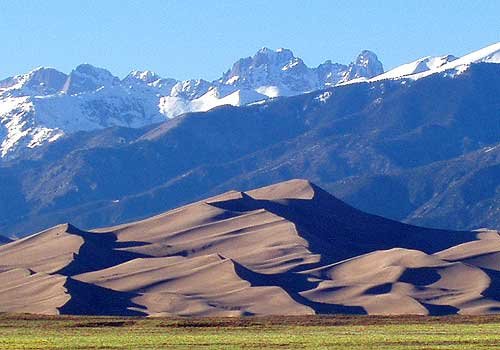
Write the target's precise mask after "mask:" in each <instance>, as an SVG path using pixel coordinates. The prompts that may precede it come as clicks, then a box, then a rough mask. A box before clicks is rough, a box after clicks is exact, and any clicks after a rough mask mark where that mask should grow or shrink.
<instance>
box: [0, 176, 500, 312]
mask: <svg viewBox="0 0 500 350" xmlns="http://www.w3.org/2000/svg"><path fill="white" fill-rule="evenodd" d="M0 286H1V287H0V311H9V312H32V313H44V314H53V313H70V314H110V315H155V316H159V315H185V316H240V315H268V314H286V315H299V314H312V313H370V314H448V313H457V312H458V313H463V314H483V313H499V312H500V288H499V286H500V236H499V234H498V232H496V231H488V230H483V231H478V232H456V231H443V230H433V229H424V228H418V227H413V226H408V225H404V224H401V223H398V222H394V221H390V220H387V219H384V218H381V217H377V216H373V215H368V214H365V213H362V212H360V211H358V210H356V209H354V208H352V207H349V206H348V205H346V204H344V203H343V202H341V201H339V200H337V199H336V198H334V197H332V196H331V195H329V194H328V193H326V192H324V191H323V190H321V189H320V188H318V187H316V186H315V185H312V184H310V183H309V182H307V181H303V180H292V181H288V182H284V183H280V184H276V185H273V186H269V187H265V188H261V189H256V190H253V191H248V192H244V193H241V192H236V191H232V192H228V193H225V194H222V195H220V196H217V197H213V198H209V199H207V200H205V201H200V202H196V203H193V204H190V205H186V206H184V207H181V208H177V209H175V210H171V211H169V212H166V213H164V214H161V215H158V216H155V217H152V218H149V219H146V220H143V221H138V222H134V223H130V224H125V225H121V226H117V227H110V228H103V229H100V230H95V231H93V232H85V231H81V230H78V229H77V228H75V227H73V226H71V225H68V224H66V225H59V226H57V227H54V228H52V229H49V230H46V231H44V232H41V233H38V234H36V235H33V236H30V237H27V238H25V239H22V240H19V241H15V242H12V243H9V244H7V245H3V246H1V247H0Z"/></svg>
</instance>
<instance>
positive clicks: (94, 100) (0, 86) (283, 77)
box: [0, 48, 383, 158]
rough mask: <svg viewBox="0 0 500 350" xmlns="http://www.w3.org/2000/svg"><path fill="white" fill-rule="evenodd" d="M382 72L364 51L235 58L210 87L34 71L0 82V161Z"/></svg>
mask: <svg viewBox="0 0 500 350" xmlns="http://www.w3.org/2000/svg"><path fill="white" fill-rule="evenodd" d="M382 72H383V69H382V64H381V63H380V62H379V61H378V59H377V56H376V55H375V54H373V53H371V52H370V51H363V52H362V53H361V54H360V55H359V56H358V57H357V58H356V60H355V61H354V62H353V63H351V64H350V65H343V64H339V63H332V62H331V61H326V62H324V63H323V64H320V65H319V66H318V67H316V68H309V67H308V66H307V65H306V64H305V63H304V62H303V61H302V59H300V58H298V57H295V56H294V54H293V52H292V51H291V50H288V49H277V50H271V49H268V48H262V49H261V50H259V51H258V52H257V53H256V54H255V55H254V56H252V57H247V58H242V59H240V60H238V61H237V62H236V63H234V65H233V66H232V68H231V69H230V70H228V71H227V72H226V73H225V74H224V75H223V76H222V77H221V78H220V79H218V80H215V81H213V82H209V81H206V80H203V79H191V80H185V81H177V80H175V79H170V78H162V77H160V76H159V75H158V74H156V73H154V72H152V71H148V70H145V71H138V70H134V71H132V72H130V74H128V75H127V76H126V77H125V78H124V79H122V80H120V79H119V78H118V77H116V76H114V75H113V74H111V73H110V72H109V71H107V70H106V69H103V68H98V67H94V66H92V65H90V64H81V65H79V66H78V67H76V68H75V69H74V70H73V71H72V72H70V74H65V73H62V72H59V71H57V70H56V69H53V68H44V67H41V68H37V69H34V70H33V71H31V72H28V73H26V74H22V75H18V76H15V77H10V78H7V79H4V80H1V81H0V158H13V157H16V156H17V155H18V154H20V153H21V152H24V151H25V150H26V149H27V148H33V147H37V146H39V145H41V144H43V143H45V142H52V141H54V140H57V139H58V138H60V137H61V136H63V135H64V134H66V133H72V132H76V131H79V130H93V129H100V128H106V127H110V126H127V127H141V126H144V125H148V124H151V123H156V122H161V121H163V120H165V118H173V117H176V116H178V115H180V114H183V113H186V112H193V111H206V110H209V109H211V108H214V107H216V106H221V105H225V104H230V105H235V106H240V105H244V104H248V103H252V102H256V101H261V100H265V99H267V98H273V97H277V96H292V95H297V94H302V93H305V92H309V91H313V90H317V89H321V88H325V87H328V86H334V85H336V84H338V83H340V82H344V81H346V80H349V79H351V78H352V77H355V78H358V77H365V78H371V77H373V76H375V75H377V74H380V73H382Z"/></svg>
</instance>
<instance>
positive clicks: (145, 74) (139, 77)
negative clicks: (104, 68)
mask: <svg viewBox="0 0 500 350" xmlns="http://www.w3.org/2000/svg"><path fill="white" fill-rule="evenodd" d="M159 79H161V77H160V76H159V75H158V74H156V73H155V72H153V71H150V70H142V71H141V70H133V71H131V72H130V73H129V74H128V75H127V76H126V77H125V78H124V79H123V82H125V83H137V82H143V83H146V84H150V83H152V82H155V81H157V80H159Z"/></svg>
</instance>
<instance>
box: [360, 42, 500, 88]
mask: <svg viewBox="0 0 500 350" xmlns="http://www.w3.org/2000/svg"><path fill="white" fill-rule="evenodd" d="M481 62H485V63H500V42H498V43H495V44H492V45H489V46H487V47H485V48H482V49H480V50H477V51H474V52H471V53H469V54H467V55H465V56H462V57H460V58H457V57H455V56H453V55H446V56H436V57H431V56H427V57H423V58H421V59H418V60H416V61H413V62H410V63H406V64H403V65H401V66H399V67H396V68H394V69H391V70H390V71H387V72H386V73H384V74H381V75H378V76H376V77H374V78H372V79H370V80H369V81H378V80H383V79H400V78H404V79H412V80H417V79H421V78H424V77H427V76H429V75H432V74H437V73H444V74H447V75H448V76H455V75H457V74H461V73H463V72H465V71H466V70H467V69H468V68H469V67H470V65H472V64H475V63H481ZM351 82H352V81H351Z"/></svg>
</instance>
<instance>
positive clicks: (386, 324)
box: [0, 315, 500, 350]
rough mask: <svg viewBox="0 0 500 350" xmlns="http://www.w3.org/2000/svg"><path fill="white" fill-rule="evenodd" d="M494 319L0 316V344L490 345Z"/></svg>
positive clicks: (499, 319)
mask: <svg viewBox="0 0 500 350" xmlns="http://www.w3.org/2000/svg"><path fill="white" fill-rule="evenodd" d="M498 344H500V316H479V317H467V316H453V317H416V316H405V317H375V316H355V317H351V316H335V317H334V316H329V317H265V318H254V317H251V318H244V319H241V318H235V319H210V318H202V319H165V318H157V319H155V318H153V319H151V318H150V319H144V318H114V317H113V318H111V317H47V316H42V317H38V316H28V315H3V316H0V349H68V348H71V349H160V348H161V349H193V348H202V349H306V348H307V349H405V350H410V349H494V348H496V347H497V346H498Z"/></svg>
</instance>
